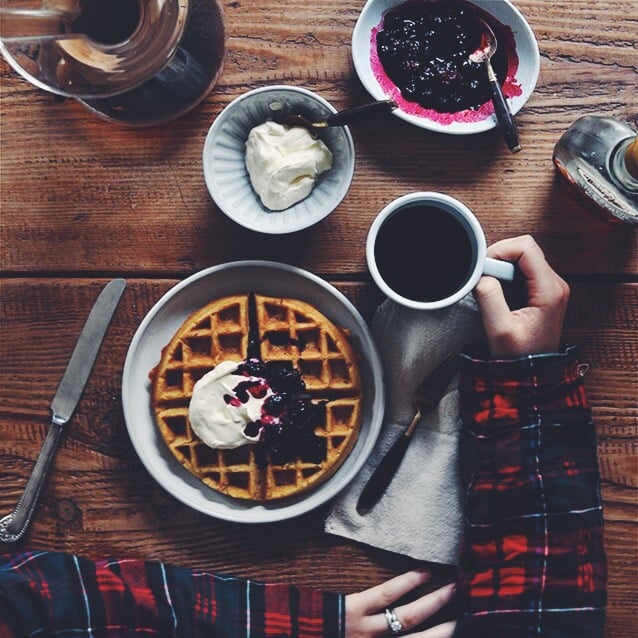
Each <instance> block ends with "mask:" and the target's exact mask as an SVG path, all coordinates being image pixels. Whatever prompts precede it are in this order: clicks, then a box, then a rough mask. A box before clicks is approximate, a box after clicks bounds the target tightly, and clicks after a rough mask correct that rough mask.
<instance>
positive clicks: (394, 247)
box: [374, 204, 474, 302]
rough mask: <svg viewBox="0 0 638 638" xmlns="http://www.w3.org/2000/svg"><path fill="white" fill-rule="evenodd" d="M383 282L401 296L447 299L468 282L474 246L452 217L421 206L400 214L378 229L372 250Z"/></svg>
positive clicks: (424, 299) (460, 222) (420, 299)
mask: <svg viewBox="0 0 638 638" xmlns="http://www.w3.org/2000/svg"><path fill="white" fill-rule="evenodd" d="M374 256H375V260H376V264H377V268H378V269H379V273H380V274H381V277H382V278H383V280H384V281H385V282H386V284H387V285H388V286H389V287H390V288H392V289H393V290H394V291H395V292H397V293H398V294H399V295H401V296H402V297H405V298H407V299H411V300H413V301H419V302H432V301H438V300H439V299H445V298H446V297H449V296H450V295H452V294H454V293H455V292H456V291H457V290H459V289H460V288H461V287H462V286H463V285H464V284H465V282H466V281H467V280H468V278H469V277H470V275H471V273H472V266H473V264H474V244H473V242H472V240H471V238H470V235H469V232H468V230H467V228H466V226H465V224H464V223H463V222H462V221H460V220H459V219H458V218H457V217H455V216H454V215H453V214H451V213H449V212H446V211H445V210H442V209H441V208H438V207H437V206H431V205H425V204H413V205H409V206H406V207H404V208H401V209H399V210H398V211H397V212H395V213H394V214H393V215H392V216H391V217H389V218H388V219H387V220H386V221H385V222H384V223H383V225H382V226H381V228H380V230H379V234H378V235H377V239H376V242H375V247H374Z"/></svg>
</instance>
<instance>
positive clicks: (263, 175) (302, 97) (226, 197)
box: [203, 85, 355, 234]
mask: <svg viewBox="0 0 638 638" xmlns="http://www.w3.org/2000/svg"><path fill="white" fill-rule="evenodd" d="M336 112H337V109H336V108H335V107H334V106H332V105H331V104H330V103H329V102H328V101H326V100H325V99H324V98H322V97H321V96H320V95H318V94H317V93H314V92H312V91H309V90H308V89H305V88H301V87H294V86H287V85H274V86H266V87H261V88H258V89H254V90H252V91H249V92H247V93H245V94H243V95H241V96H240V97H238V98H236V99H235V100H233V101H232V102H231V103H230V104H228V105H227V106H226V107H225V108H224V109H223V111H222V112H221V113H220V114H219V115H218V116H217V118H216V119H215V121H214V122H213V124H212V126H211V127H210V129H209V131H208V134H207V136H206V141H205V143H204V151H203V168H204V178H205V181H206V186H207V188H208V191H209V193H210V196H211V198H212V199H213V201H214V203H215V204H216V206H217V208H218V209H220V210H221V211H222V212H223V213H224V214H225V215H227V216H228V217H230V218H231V219H232V220H234V221H235V222H236V223H238V224H240V225H241V226H244V227H245V228H248V229H250V230H254V231H256V232H260V233H268V234H285V233H292V232H296V231H299V230H302V229H304V228H308V227H309V226H312V225H314V224H316V223H318V222H319V221H321V220H323V219H324V218H325V217H327V216H328V215H330V214H331V213H332V212H333V211H334V210H335V209H336V208H337V207H338V206H339V205H340V204H341V202H342V201H343V199H344V198H345V196H346V195H347V192H348V190H349V188H350V184H351V182H352V177H353V175H354V164H355V151H354V142H353V139H352V135H351V133H350V130H349V128H348V127H347V126H334V127H327V128H324V129H322V130H321V131H320V132H319V134H318V140H314V139H313V137H312V135H311V134H310V133H308V132H307V130H306V129H303V128H302V127H284V128H285V130H284V131H283V132H282V131H281V130H277V127H278V126H282V125H277V126H273V125H274V124H275V122H274V121H273V120H275V119H277V120H280V118H281V117H284V116H286V115H288V114H300V115H303V116H304V117H305V118H307V119H309V120H310V121H319V120H323V119H325V118H326V117H327V116H328V115H330V114H332V113H336ZM254 129H257V131H258V132H257V133H253V136H252V141H250V142H249V136H250V135H251V132H252V131H253V130H254ZM300 131H301V132H300ZM284 141H285V144H286V147H285V149H284V150H283V151H282V150H281V144H282V143H284ZM314 142H320V144H316V145H313V143H314ZM247 143H248V147H247ZM322 145H323V146H325V149H324V148H323V146H322ZM299 147H301V153H300V155H297V150H298V149H299ZM326 149H327V151H329V153H330V155H331V156H332V157H331V161H330V166H329V167H327V168H326V166H327V164H328V157H329V155H328V152H326ZM251 173H252V175H251ZM262 195H263V197H262ZM270 206H272V208H271V207H270Z"/></svg>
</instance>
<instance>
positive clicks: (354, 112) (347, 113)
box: [325, 100, 396, 126]
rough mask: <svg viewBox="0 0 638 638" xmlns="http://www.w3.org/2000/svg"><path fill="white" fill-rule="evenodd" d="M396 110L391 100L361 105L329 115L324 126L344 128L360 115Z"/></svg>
mask: <svg viewBox="0 0 638 638" xmlns="http://www.w3.org/2000/svg"><path fill="white" fill-rule="evenodd" d="M394 108H396V103H395V102H394V101H393V100H377V101H376V102H370V103H369V104H362V105H361V106H354V107H353V108H351V109H344V110H343V111H339V112H338V113H333V114H332V115H329V116H328V117H327V118H326V120H325V125H326V126H344V125H345V124H350V123H351V122H354V121H355V120H357V119H358V118H359V117H361V116H362V115H363V116H365V115H372V114H374V113H386V112H387V113H389V112H390V111H391V110H392V109H394Z"/></svg>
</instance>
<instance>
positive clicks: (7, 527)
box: [0, 420, 64, 543]
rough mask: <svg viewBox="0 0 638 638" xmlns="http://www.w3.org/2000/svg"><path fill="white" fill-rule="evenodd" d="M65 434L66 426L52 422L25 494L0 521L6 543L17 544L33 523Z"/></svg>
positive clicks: (0, 530)
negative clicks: (46, 481) (50, 469)
mask: <svg viewBox="0 0 638 638" xmlns="http://www.w3.org/2000/svg"><path fill="white" fill-rule="evenodd" d="M63 433H64V424H60V423H57V422H56V421H55V420H54V421H52V422H51V426H50V427H49V431H48V432H47V435H46V437H45V439H44V443H43V444H42V449H41V450H40V454H39V455H38V458H37V460H36V462H35V465H34V467H33V470H32V472H31V476H30V477H29V480H28V481H27V484H26V487H25V488H24V492H23V493H22V496H21V497H20V500H19V501H18V504H17V505H16V508H15V509H14V510H13V512H11V514H7V516H5V517H4V518H2V519H0V540H1V541H3V542H5V543H15V542H16V541H18V540H20V539H21V538H22V536H23V535H24V533H25V532H26V531H27V527H28V526H29V523H30V521H31V517H32V515H33V512H34V510H35V507H36V505H37V504H38V497H39V496H40V492H41V491H42V486H43V485H44V480H45V479H46V477H47V474H48V473H49V468H50V467H51V462H52V461H53V458H54V456H55V453H56V451H57V449H58V445H59V443H60V439H61V438H62V434H63Z"/></svg>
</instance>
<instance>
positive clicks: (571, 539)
mask: <svg viewBox="0 0 638 638" xmlns="http://www.w3.org/2000/svg"><path fill="white" fill-rule="evenodd" d="M460 392H461V416H462V419H463V425H464V433H463V437H462V441H463V442H462V447H461V465H462V467H464V468H466V470H467V476H466V477H465V478H466V486H467V491H466V503H465V511H466V514H465V515H466V519H465V538H464V543H463V549H462V557H461V567H460V574H459V576H460V578H459V585H458V597H459V603H460V605H461V615H460V619H459V622H458V624H457V631H456V633H455V638H461V637H462V638H466V637H468V638H469V637H472V638H480V637H482V636H490V637H496V636H498V637H499V638H500V637H503V638H505V637H507V638H531V637H532V636H535V637H538V636H542V637H543V638H593V637H595V636H601V635H602V633H603V625H604V608H605V604H606V577H607V572H606V559H605V554H604V548H603V517H602V506H601V498H600V485H599V483H600V479H599V473H598V463H597V456H596V435H595V430H594V424H593V422H592V419H591V413H590V409H589V406H588V404H587V398H586V395H585V390H584V386H583V381H582V378H581V374H580V369H579V365H578V362H577V359H576V353H575V351H574V349H572V348H569V349H567V350H566V351H565V352H564V353H562V354H558V353H557V354H548V355H535V356H529V357H523V358H520V359H516V360H507V361H488V360H481V359H479V358H477V357H474V356H471V355H464V356H463V361H462V369H461V378H460Z"/></svg>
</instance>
